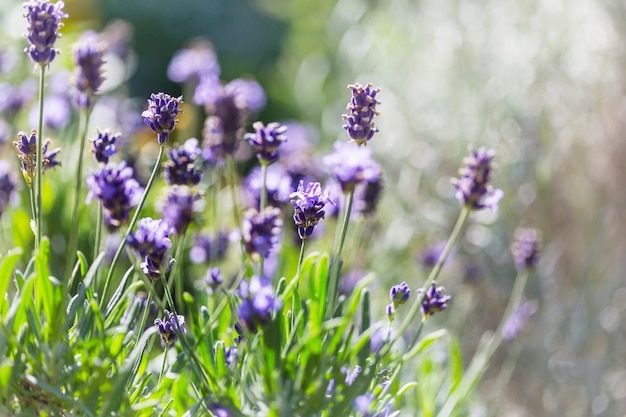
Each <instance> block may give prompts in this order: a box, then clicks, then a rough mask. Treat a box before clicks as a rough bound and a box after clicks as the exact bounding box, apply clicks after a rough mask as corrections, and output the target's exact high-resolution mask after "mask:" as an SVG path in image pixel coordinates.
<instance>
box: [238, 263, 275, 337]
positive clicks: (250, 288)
mask: <svg viewBox="0 0 626 417" xmlns="http://www.w3.org/2000/svg"><path fill="white" fill-rule="evenodd" d="M239 296H240V297H241V304H240V305H239V310H238V312H237V316H238V318H239V323H241V325H242V326H243V327H244V328H245V329H246V330H248V331H249V332H250V333H256V332H257V330H258V328H259V327H261V326H264V325H266V324H267V323H268V322H269V321H270V319H271V317H272V313H273V312H274V311H276V310H278V309H279V308H280V307H281V302H280V300H277V299H276V298H275V297H274V289H273V288H272V285H271V283H270V281H269V280H268V279H267V278H261V277H258V276H256V275H254V276H253V277H252V278H250V283H248V282H247V281H245V280H244V281H242V282H241V285H240V287H239Z"/></svg>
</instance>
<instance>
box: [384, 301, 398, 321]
mask: <svg viewBox="0 0 626 417" xmlns="http://www.w3.org/2000/svg"><path fill="white" fill-rule="evenodd" d="M385 314H387V319H389V321H390V322H392V321H394V320H395V319H396V309H395V308H394V307H393V304H387V307H386V308H385Z"/></svg>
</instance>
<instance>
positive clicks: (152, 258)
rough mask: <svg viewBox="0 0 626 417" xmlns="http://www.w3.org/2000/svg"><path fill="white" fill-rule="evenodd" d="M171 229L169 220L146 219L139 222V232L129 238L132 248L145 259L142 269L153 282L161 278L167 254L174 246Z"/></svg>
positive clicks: (133, 233)
mask: <svg viewBox="0 0 626 417" xmlns="http://www.w3.org/2000/svg"><path fill="white" fill-rule="evenodd" d="M170 228H171V227H170V224H169V223H168V221H167V220H153V219H151V218H150V217H146V218H143V219H141V220H139V223H138V224H137V230H136V231H135V232H131V233H130V235H129V236H128V238H127V239H128V244H129V245H130V247H132V248H133V249H135V251H136V252H137V254H138V255H139V257H141V258H143V259H144V261H143V262H142V263H141V269H142V270H143V272H144V273H145V274H146V275H147V276H148V277H149V278H151V279H152V280H158V279H159V278H161V274H162V266H163V264H164V260H165V252H167V250H168V249H169V248H170V247H171V246H172V241H171V240H170V239H169V235H170Z"/></svg>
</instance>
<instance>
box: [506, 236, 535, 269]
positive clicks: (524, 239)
mask: <svg viewBox="0 0 626 417" xmlns="http://www.w3.org/2000/svg"><path fill="white" fill-rule="evenodd" d="M511 252H512V253H513V259H514V260H515V268H516V269H517V270H518V271H521V270H523V269H526V268H534V267H536V266H537V265H539V261H540V260H541V232H540V231H539V230H537V229H523V228H517V229H515V232H514V234H513V244H512V245H511Z"/></svg>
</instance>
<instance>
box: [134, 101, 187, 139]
mask: <svg viewBox="0 0 626 417" xmlns="http://www.w3.org/2000/svg"><path fill="white" fill-rule="evenodd" d="M182 103H183V96H180V97H172V96H170V95H169V94H165V93H158V94H155V93H152V94H150V98H149V99H148V109H147V110H145V111H144V112H143V113H141V117H143V121H144V122H145V123H146V124H147V125H148V126H150V129H152V131H153V132H154V133H156V134H157V139H158V141H159V144H163V143H166V142H167V140H168V138H169V134H170V133H171V132H172V131H173V130H174V128H175V127H176V124H177V123H178V119H177V118H176V116H178V114H179V113H181V112H182V109H181V108H180V105H181V104H182Z"/></svg>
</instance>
